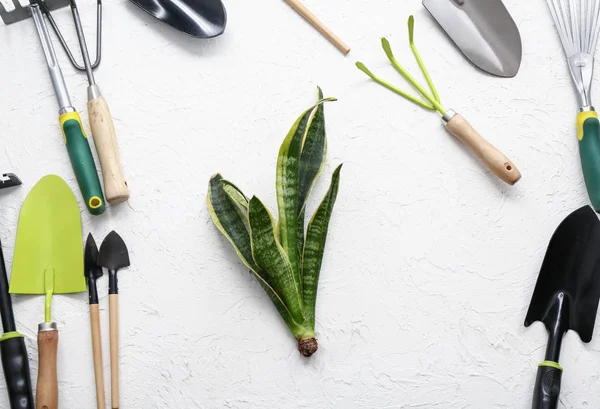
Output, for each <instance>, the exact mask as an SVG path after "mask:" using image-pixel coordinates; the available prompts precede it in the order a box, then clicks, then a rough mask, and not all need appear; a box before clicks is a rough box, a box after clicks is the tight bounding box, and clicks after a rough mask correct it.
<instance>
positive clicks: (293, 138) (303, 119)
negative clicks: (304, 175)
mask: <svg viewBox="0 0 600 409" xmlns="http://www.w3.org/2000/svg"><path fill="white" fill-rule="evenodd" d="M328 100H334V99H333V98H331V99H325V100H321V101H319V102H317V104H316V105H314V106H312V107H311V108H309V109H307V110H306V111H304V113H303V114H302V115H300V117H299V118H298V119H297V120H296V122H295V123H294V125H293V126H292V128H291V129H290V131H289V132H288V134H287V136H286V138H285V140H284V141H283V143H282V144H281V148H280V149H279V156H278V158H277V181H276V187H277V206H278V209H279V221H278V230H279V237H280V241H281V245H282V246H283V249H284V251H285V253H286V254H287V256H288V258H289V261H290V264H291V266H292V272H293V278H294V283H295V285H296V288H297V289H298V292H299V293H301V292H302V291H301V285H302V282H301V280H300V269H299V267H298V266H299V258H300V255H299V254H298V236H297V235H298V231H297V229H298V227H297V220H298V201H299V189H300V183H299V181H300V177H299V168H300V155H301V152H302V143H303V141H304V140H305V138H306V132H307V130H308V122H309V120H310V117H311V115H312V113H313V111H314V110H316V109H317V107H318V106H319V105H321V104H322V103H323V102H325V101H328ZM300 303H302V298H300Z"/></svg>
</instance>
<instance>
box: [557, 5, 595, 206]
mask: <svg viewBox="0 0 600 409" xmlns="http://www.w3.org/2000/svg"><path fill="white" fill-rule="evenodd" d="M546 2H547V3H548V8H549V9H550V13H551V14H552V18H553V19H554V24H555V25H556V31H557V32H558V35H559V37H560V41H561V43H562V46H563V50H564V52H565V56H566V57H567V62H568V64H569V71H570V72H571V78H572V79H573V84H574V85H575V89H576V90H577V97H578V102H579V113H578V114H577V138H578V139H579V155H580V157H581V167H582V169H583V177H584V179H585V185H586V187H587V191H588V195H589V197H590V201H591V202H592V206H593V207H594V209H595V210H596V211H597V212H600V139H599V138H600V124H599V123H598V114H597V113H596V111H595V110H594V107H593V106H592V98H591V91H592V77H593V72H594V53H595V52H596V43H597V41H598V32H599V31H600V22H599V21H598V19H599V16H600V1H599V0H546Z"/></svg>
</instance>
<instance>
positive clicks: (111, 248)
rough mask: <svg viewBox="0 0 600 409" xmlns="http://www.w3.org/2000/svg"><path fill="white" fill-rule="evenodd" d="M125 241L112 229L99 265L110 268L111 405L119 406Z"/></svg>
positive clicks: (126, 255) (125, 260)
mask: <svg viewBox="0 0 600 409" xmlns="http://www.w3.org/2000/svg"><path fill="white" fill-rule="evenodd" d="M129 264H130V263H129V252H128V250H127V246H126V245H125V242H124V241H123V239H122V238H121V236H119V235H118V234H117V232H115V231H111V232H110V233H109V234H108V236H106V238H105V239H104V241H103V242H102V245H101V246H100V252H99V253H98V265H100V266H102V267H106V268H107V269H108V302H109V310H110V385H111V391H110V394H111V405H112V408H113V409H118V408H119V282H118V277H117V272H118V271H119V270H120V269H121V268H124V267H128V266H129Z"/></svg>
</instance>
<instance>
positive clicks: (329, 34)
mask: <svg viewBox="0 0 600 409" xmlns="http://www.w3.org/2000/svg"><path fill="white" fill-rule="evenodd" d="M285 1H286V3H287V4H289V5H290V6H292V8H293V9H294V10H296V11H297V12H298V14H300V15H301V16H302V17H304V18H305V19H306V20H308V22H309V23H310V24H312V25H313V26H314V27H315V28H316V29H317V30H319V32H320V33H321V34H323V35H324V36H325V37H326V38H327V39H328V40H329V41H330V42H331V43H332V44H333V45H335V46H336V47H337V49H338V50H340V51H341V52H342V53H344V55H345V54H348V53H349V52H350V47H348V46H347V45H346V44H345V43H344V42H343V41H342V40H341V39H340V38H339V37H338V36H336V35H335V34H334V33H333V31H331V30H330V29H329V28H327V26H325V24H323V23H322V22H321V20H319V19H318V18H317V17H316V16H315V15H314V14H313V13H311V11H310V10H309V9H307V8H306V7H305V6H304V5H303V4H302V3H300V1H299V0H285Z"/></svg>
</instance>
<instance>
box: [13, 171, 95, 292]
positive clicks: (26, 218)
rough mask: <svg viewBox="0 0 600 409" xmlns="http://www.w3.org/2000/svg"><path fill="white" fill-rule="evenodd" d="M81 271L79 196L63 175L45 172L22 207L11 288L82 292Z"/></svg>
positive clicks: (19, 290)
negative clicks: (62, 177)
mask: <svg viewBox="0 0 600 409" xmlns="http://www.w3.org/2000/svg"><path fill="white" fill-rule="evenodd" d="M82 271H83V246H82V244H81V219H80V215H79V206H78V205H77V199H75V195H74V194H73V191H72V190H71V189H70V188H69V186H68V185H67V184H66V183H65V181H64V180H62V179H61V178H60V177H58V176H55V175H49V176H45V177H43V178H42V179H40V181H39V182H38V183H37V184H36V185H35V186H34V187H33V189H31V191H30V192H29V194H28V195H27V198H26V199H25V202H24V203H23V207H22V208H21V213H20V215H19V224H18V227H17V240H16V243H15V255H14V259H13V267H12V274H11V277H10V292H11V293H13V294H46V293H47V292H48V291H50V289H51V290H52V292H53V293H54V294H66V293H78V292H84V291H85V277H84V276H83V274H81V272H82Z"/></svg>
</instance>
